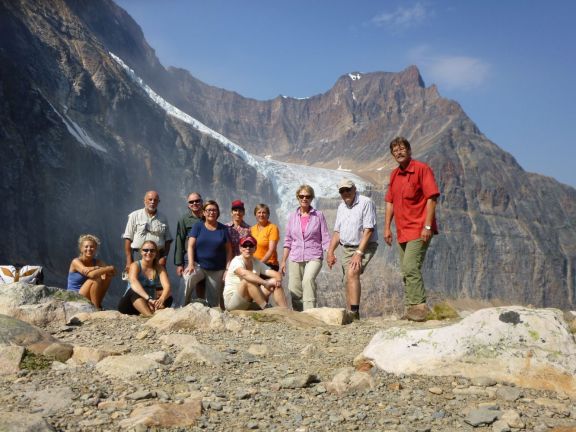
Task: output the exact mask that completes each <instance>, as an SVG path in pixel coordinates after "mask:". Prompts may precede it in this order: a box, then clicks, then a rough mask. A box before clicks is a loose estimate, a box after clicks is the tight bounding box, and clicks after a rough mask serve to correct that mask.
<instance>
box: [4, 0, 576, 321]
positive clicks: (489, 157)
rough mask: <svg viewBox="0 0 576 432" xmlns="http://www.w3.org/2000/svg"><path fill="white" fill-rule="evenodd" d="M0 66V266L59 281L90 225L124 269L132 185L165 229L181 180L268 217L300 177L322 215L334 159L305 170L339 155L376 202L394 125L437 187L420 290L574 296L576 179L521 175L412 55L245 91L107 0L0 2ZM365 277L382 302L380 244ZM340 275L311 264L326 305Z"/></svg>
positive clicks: (395, 284)
mask: <svg viewBox="0 0 576 432" xmlns="http://www.w3.org/2000/svg"><path fill="white" fill-rule="evenodd" d="M0 64H1V66H0V100H1V101H2V103H1V104H0V145H1V150H2V154H3V160H4V161H9V163H6V162H5V163H4V170H3V177H4V178H3V181H2V183H1V185H0V200H1V202H2V203H3V204H4V205H3V206H2V207H1V208H0V217H2V219H3V220H6V221H8V229H7V230H6V232H4V235H3V238H2V247H1V250H0V261H2V262H6V263H23V264H25V263H42V264H43V265H44V266H45V267H46V268H47V270H48V274H49V278H52V279H53V280H54V281H60V282H61V281H62V280H63V278H64V277H65V274H66V269H67V265H68V262H69V260H70V259H71V257H72V256H73V255H74V254H75V252H76V249H75V241H76V240H75V239H76V238H77V236H78V235H79V234H80V233H82V232H94V233H95V234H97V235H99V236H101V237H102V238H103V239H104V240H105V241H104V244H103V249H102V251H101V253H102V256H103V257H104V258H105V259H106V260H108V261H111V262H114V263H115V264H117V265H122V252H121V241H120V234H121V233H122V231H123V227H124V224H125V220H126V215H127V214H128V213H129V212H130V211H132V210H134V209H136V208H139V207H140V206H141V201H142V196H143V194H144V192H145V191H146V190H147V189H156V190H158V191H159V192H160V196H161V199H162V202H161V204H160V209H161V210H162V211H164V212H165V213H167V214H168V216H169V218H170V220H171V221H174V222H173V224H174V226H172V229H174V228H175V223H176V219H177V217H178V215H179V213H180V212H181V211H183V210H184V205H183V204H184V197H185V195H186V194H187V193H188V192H190V191H192V190H199V191H201V192H202V193H203V195H204V196H205V197H213V198H216V199H217V200H218V201H219V202H221V203H223V206H224V205H225V204H224V203H228V202H230V201H231V200H233V199H236V198H238V197H242V198H243V199H244V200H245V201H246V202H247V205H248V207H249V208H250V207H252V206H253V205H254V204H255V203H257V202H267V203H268V204H270V205H271V206H272V207H273V208H275V209H278V217H279V219H280V221H281V220H282V219H281V218H282V215H284V214H285V212H286V210H287V209H288V208H289V206H290V205H295V202H294V201H291V199H292V196H293V188H294V185H295V184H297V182H299V181H308V179H309V178H310V179H311V180H310V182H311V183H313V184H314V186H315V187H323V189H322V193H321V194H319V195H320V197H321V199H320V200H319V205H320V206H321V207H322V209H323V210H325V211H326V213H327V214H328V216H329V219H330V220H333V216H334V211H335V208H336V206H337V204H338V202H337V200H336V199H334V193H333V189H331V188H333V183H335V181H334V180H333V179H334V178H337V176H340V175H342V174H345V173H344V172H342V171H332V172H330V171H320V170H319V168H330V169H337V168H343V169H347V170H351V171H352V172H353V173H355V174H357V175H359V176H361V177H362V178H363V179H364V180H365V182H366V184H367V186H366V189H367V191H368V193H371V194H372V197H373V198H374V200H375V201H376V203H377V206H378V208H379V211H380V213H382V211H383V208H384V204H383V199H382V197H383V194H384V192H385V189H386V183H387V179H388V175H389V171H390V169H391V168H393V161H392V158H391V156H390V154H389V150H388V143H389V142H390V140H391V139H392V138H393V137H395V136H396V135H404V136H406V137H407V138H408V139H409V140H410V142H411V143H412V147H413V150H414V157H415V158H417V159H420V160H423V161H426V162H427V163H429V164H430V165H431V166H432V167H433V169H434V171H435V173H436V177H437V181H438V183H439V186H440V190H441V193H442V195H441V198H440V201H439V208H438V219H439V224H440V229H441V234H440V235H439V236H438V237H437V238H435V239H434V241H433V245H432V247H431V249H430V252H429V253H428V256H427V259H426V263H425V269H424V272H425V278H426V283H427V286H428V287H429V288H430V289H431V290H433V291H437V292H439V293H442V295H449V296H454V297H456V296H458V297H470V298H481V299H500V300H502V301H505V302H517V303H522V304H529V303H531V304H534V305H538V306H562V307H563V308H566V307H572V306H574V305H575V295H574V289H575V279H576V275H575V272H574V268H575V266H576V222H575V221H576V190H575V189H574V188H571V187H568V186H566V185H563V184H561V183H559V182H557V181H555V180H554V179H551V178H547V177H543V176H540V175H536V174H531V173H527V172H525V171H524V170H523V169H522V168H521V167H520V166H519V165H518V163H517V162H516V161H515V159H514V157H513V156H512V155H510V154H508V153H506V152H504V151H503V150H502V149H500V148H499V147H498V146H497V145H496V144H495V143H492V142H491V141H490V140H489V139H487V138H486V137H485V136H484V135H483V134H482V133H481V132H480V131H479V129H478V127H477V126H476V125H475V124H474V122H473V121H472V120H471V119H469V118H468V116H467V115H466V113H465V112H464V111H463V110H462V109H461V107H460V106H459V105H458V103H456V102H454V101H450V100H447V99H444V98H442V97H441V95H440V94H439V93H438V90H437V89H436V87H435V86H433V85H432V86H429V87H426V85H425V83H424V80H423V78H422V77H421V75H420V73H419V71H418V69H417V68H416V67H414V66H411V67H408V68H407V69H406V70H404V71H402V72H399V73H384V72H374V73H366V74H364V73H358V72H352V73H350V74H346V75H343V76H341V77H340V78H338V80H337V81H336V83H335V84H334V86H333V87H332V88H331V89H329V90H328V91H327V92H325V93H323V94H320V95H315V96H313V97H310V98H307V99H294V98H290V97H283V96H278V97H277V98H275V99H273V100H269V101H257V100H254V99H249V98H245V97H242V96H241V95H239V94H237V93H235V92H231V91H227V90H223V89H219V88H216V87H213V86H209V85H207V84H205V83H203V82H201V81H200V80H198V79H196V78H194V77H193V76H192V75H191V74H190V73H189V72H187V71H184V70H182V69H176V68H168V69H166V68H164V66H162V65H161V64H160V62H159V61H158V59H157V58H156V56H155V53H154V50H153V49H152V48H151V47H150V46H149V45H148V44H147V43H146V41H145V39H144V35H143V33H142V31H141V29H140V28H139V26H138V25H137V24H136V23H135V22H134V21H133V20H132V19H131V18H130V17H129V15H128V14H127V13H126V12H125V11H123V10H122V9H121V8H119V7H118V6H116V5H115V4H114V3H113V2H111V1H109V0H103V1H100V2H91V1H88V0H74V1H73V0H67V1H65V0H56V1H53V2H44V1H40V0H35V1H34V0H20V1H18V2H13V1H8V0H0ZM154 95H156V96H154ZM270 159H272V160H270ZM274 160H276V161H278V162H274ZM287 163H293V164H304V165H307V166H308V167H312V169H310V168H308V169H306V168H305V167H303V168H302V167H298V165H290V164H287ZM286 173H291V174H290V175H288V174H286ZM311 173H314V174H315V175H316V177H314V178H312V174H311ZM323 179H324V180H323ZM331 190H332V192H331ZM290 203H291V204H290ZM248 213H249V212H248ZM379 220H380V221H382V220H383V216H382V214H380V216H379ZM369 273H370V274H368V275H366V278H367V281H366V284H365V287H364V292H363V298H370V299H374V301H373V302H372V303H375V304H378V305H379V306H378V307H380V305H381V304H382V303H386V302H393V301H397V299H398V297H400V296H401V291H402V289H401V283H400V278H399V274H398V268H397V256H396V251H395V249H389V248H386V247H385V246H384V243H383V242H381V246H380V250H379V253H378V256H377V257H376V258H375V261H374V263H373V264H371V265H370V272H369ZM339 278H340V276H339V274H338V273H337V272H336V271H333V272H328V271H326V270H325V271H323V272H322V276H321V278H320V282H321V287H322V294H321V295H322V296H324V297H323V300H324V301H325V302H327V303H337V302H339V301H341V298H342V292H341V291H342V290H341V288H339V287H340V281H339ZM328 287H336V288H334V289H332V288H328ZM374 312H377V311H376V310H375V311H374Z"/></svg>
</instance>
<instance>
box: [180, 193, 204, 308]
mask: <svg viewBox="0 0 576 432" xmlns="http://www.w3.org/2000/svg"><path fill="white" fill-rule="evenodd" d="M203 214H204V212H203V211H202V196H201V195H200V194H199V193H198V192H192V193H190V194H189V195H188V211H187V212H186V213H185V214H183V215H182V217H180V220H178V225H177V226H176V240H175V241H174V243H175V245H174V265H175V266H176V274H177V275H178V276H180V277H182V273H183V272H184V269H185V268H186V267H187V266H188V254H187V247H186V246H187V245H186V240H187V239H188V232H189V231H190V228H192V226H193V225H194V224H195V223H197V222H200V221H202V215H203ZM196 290H197V293H198V295H199V296H201V297H203V293H204V285H203V283H202V285H201V286H198V285H197V286H196ZM173 296H174V306H176V307H180V306H183V304H184V284H183V282H182V281H181V283H180V284H179V287H178V292H174V293H173Z"/></svg>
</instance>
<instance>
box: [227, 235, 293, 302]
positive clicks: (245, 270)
mask: <svg viewBox="0 0 576 432" xmlns="http://www.w3.org/2000/svg"><path fill="white" fill-rule="evenodd" d="M256 245H257V242H256V239H255V238H254V237H252V236H251V235H248V236H245V237H242V238H241V239H240V241H239V246H240V255H238V256H236V257H234V258H232V261H230V265H229V266H228V271H227V272H226V279H225V280H224V293H223V296H224V306H225V307H226V310H259V309H266V308H269V307H271V305H270V304H269V303H268V299H269V298H270V296H272V297H273V298H274V301H275V303H276V305H277V306H280V307H288V303H287V302H286V297H285V295H284V290H283V288H282V275H281V274H280V273H279V272H277V271H275V270H272V269H271V268H270V267H268V266H267V265H266V264H264V263H262V262H261V261H260V260H258V259H256V258H254V251H255V250H256ZM262 275H264V276H268V279H263V278H262V277H261V276H262Z"/></svg>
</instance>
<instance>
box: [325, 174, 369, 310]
mask: <svg viewBox="0 0 576 432" xmlns="http://www.w3.org/2000/svg"><path fill="white" fill-rule="evenodd" d="M338 192H339V193H340V197H342V202H341V203H340V205H339V206H338V211H337V213H336V223H335V224H334V235H333V236H332V240H331V241H330V246H329V247H328V253H327V255H326V263H327V264H328V267H330V269H332V267H333V266H334V264H336V256H335V255H334V252H335V251H336V248H338V246H339V245H342V249H343V253H342V271H343V273H344V278H345V282H346V303H347V308H348V310H350V311H351V312H352V314H353V315H352V316H353V317H354V319H359V318H360V292H361V285H360V275H361V274H362V273H363V272H364V270H365V268H366V266H367V265H368V263H369V262H370V260H371V259H372V257H373V256H374V254H375V253H376V250H377V248H378V242H377V241H378V231H377V229H376V206H375V205H374V201H372V199H371V198H368V197H366V196H363V195H360V194H359V193H358V192H357V191H356V185H355V184H354V182H353V181H352V180H350V179H346V178H344V179H342V180H341V181H340V183H338Z"/></svg>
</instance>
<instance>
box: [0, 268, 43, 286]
mask: <svg viewBox="0 0 576 432" xmlns="http://www.w3.org/2000/svg"><path fill="white" fill-rule="evenodd" d="M43 281H44V273H43V271H42V266H36V265H25V266H22V267H20V268H18V267H15V266H12V265H0V284H10V283H14V282H26V283H29V284H32V285H39V284H41V283H42V282H43Z"/></svg>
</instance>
